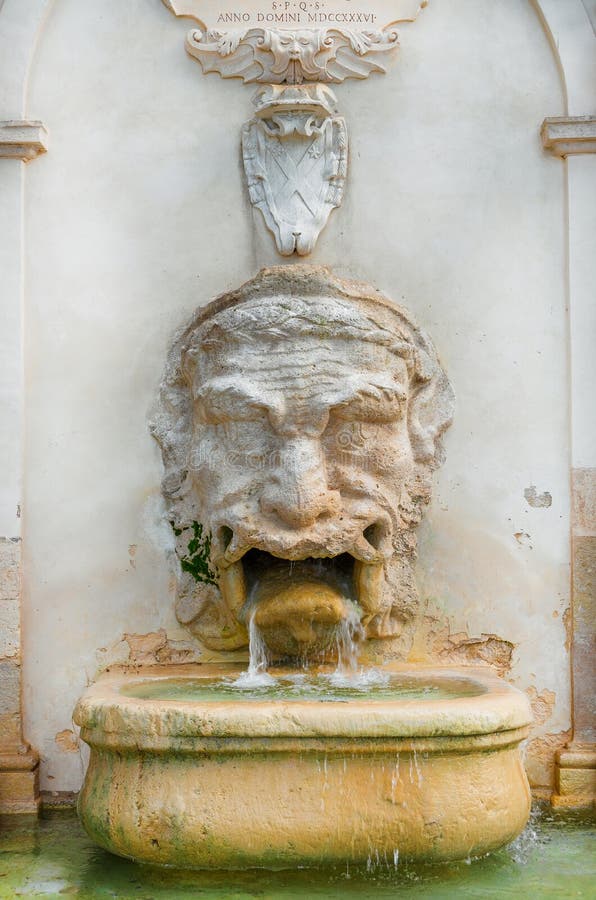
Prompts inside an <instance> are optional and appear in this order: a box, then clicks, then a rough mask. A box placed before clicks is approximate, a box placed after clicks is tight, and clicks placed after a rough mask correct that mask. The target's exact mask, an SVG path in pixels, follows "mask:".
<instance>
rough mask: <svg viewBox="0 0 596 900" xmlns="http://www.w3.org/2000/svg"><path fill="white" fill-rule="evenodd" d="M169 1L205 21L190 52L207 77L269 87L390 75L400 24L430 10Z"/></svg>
mask: <svg viewBox="0 0 596 900" xmlns="http://www.w3.org/2000/svg"><path fill="white" fill-rule="evenodd" d="M163 2H164V3H165V5H166V6H167V7H168V9H170V10H172V12H173V13H175V15H177V16H188V17H189V18H192V19H194V20H195V21H196V22H198V23H199V25H200V28H193V29H192V30H191V31H190V32H189V33H188V35H187V38H186V49H187V51H188V53H189V54H190V55H191V56H193V57H194V58H195V59H198V60H199V62H200V63H201V66H202V67H203V71H204V72H219V74H220V75H221V76H222V77H223V78H242V79H243V81H244V82H261V83H266V84H301V83H302V82H304V81H318V82H323V83H329V82H333V83H337V82H341V81H344V79H346V78H367V77H368V76H369V75H370V74H371V72H384V71H385V64H386V60H387V58H388V56H389V55H390V54H391V52H392V51H393V50H395V49H396V48H397V47H398V46H399V34H398V32H397V31H396V29H395V27H394V26H395V24H396V23H399V22H413V21H414V20H415V19H416V17H417V16H418V13H419V12H420V10H421V9H422V8H423V7H424V6H426V0H392V2H387V0H376V2H375V3H372V4H367V9H366V10H360V9H359V10H355V9H350V8H347V7H346V4H342V3H340V4H337V3H336V4H334V3H332V2H327V3H326V4H324V8H323V6H321V7H320V8H319V7H316V8H315V7H314V6H313V5H308V8H307V5H304V8H297V6H296V5H294V6H293V7H292V8H291V9H290V10H288V8H286V9H281V7H279V8H277V9H275V8H274V7H270V8H267V7H266V6H265V7H264V6H263V5H262V4H261V3H250V2H249V3H245V4H244V6H243V9H242V11H241V12H235V13H234V12H222V11H221V10H219V9H216V8H215V7H214V6H213V5H211V6H209V5H208V4H207V3H202V2H200V0H197V2H195V0H163ZM334 7H337V8H334ZM230 26H232V27H230ZM234 26H236V27H234ZM313 26H314V27H313ZM317 26H318V27H317ZM321 26H327V27H321Z"/></svg>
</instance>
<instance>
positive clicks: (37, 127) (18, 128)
mask: <svg viewBox="0 0 596 900" xmlns="http://www.w3.org/2000/svg"><path fill="white" fill-rule="evenodd" d="M47 140H48V132H47V129H46V127H45V125H44V124H43V123H42V122H27V121H16V120H9V121H4V122H2V121H0V158H4V159H20V160H21V161H22V162H29V161H30V160H32V159H36V158H37V157H38V156H40V154H42V153H45V152H46V150H47V149H48V144H47Z"/></svg>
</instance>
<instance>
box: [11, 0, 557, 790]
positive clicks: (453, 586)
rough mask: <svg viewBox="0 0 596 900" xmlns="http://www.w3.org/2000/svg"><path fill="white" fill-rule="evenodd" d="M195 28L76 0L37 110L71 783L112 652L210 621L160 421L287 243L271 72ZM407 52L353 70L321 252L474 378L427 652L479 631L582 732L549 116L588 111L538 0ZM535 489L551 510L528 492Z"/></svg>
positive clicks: (46, 647) (31, 225)
mask: <svg viewBox="0 0 596 900" xmlns="http://www.w3.org/2000/svg"><path fill="white" fill-rule="evenodd" d="M185 28H186V24H185V23H184V22H181V21H177V20H176V19H175V18H174V17H173V16H171V14H169V13H168V11H167V10H166V9H165V7H164V6H163V5H162V4H161V2H160V0H129V2H127V3H126V4H123V3H121V2H120V0H104V2H102V3H101V4H82V3H79V2H76V0H62V2H60V3H59V4H56V5H55V6H54V7H53V9H52V10H51V13H50V16H49V18H48V21H47V24H46V26H45V29H44V31H43V33H42V36H41V40H40V44H39V48H38V52H37V54H36V58H35V61H34V65H33V67H32V71H31V75H30V83H29V94H28V110H29V113H30V115H32V116H34V117H36V118H40V119H43V120H44V121H45V122H46V124H47V125H48V127H49V129H50V131H51V152H50V153H48V154H47V155H46V156H45V157H43V158H41V159H39V160H38V161H37V162H36V163H35V166H34V167H33V166H32V167H31V168H30V169H29V170H28V172H27V180H26V193H25V221H26V226H25V227H26V232H25V241H26V247H27V252H26V263H25V265H26V273H25V278H26V294H25V363H26V365H25V379H26V408H25V418H26V441H25V473H26V475H25V488H24V502H23V512H24V517H23V521H24V523H25V526H24V564H25V579H24V585H25V588H24V590H25V593H24V601H23V659H24V663H23V665H24V701H25V704H24V705H25V729H26V734H27V737H28V739H29V740H30V741H31V742H32V743H33V744H34V745H35V746H36V747H37V748H38V749H39V751H40V753H41V755H42V762H43V767H42V783H43V786H44V787H46V788H49V789H52V790H72V789H76V788H77V787H78V786H79V784H80V781H81V777H82V771H83V768H82V765H83V764H82V760H81V758H80V756H79V754H78V753H77V752H76V750H75V751H74V752H73V751H72V749H71V748H72V743H71V742H69V741H68V740H64V739H61V740H59V741H58V742H56V735H57V734H60V733H61V732H63V731H64V730H66V729H70V728H72V723H71V710H72V707H73V706H74V703H75V700H76V698H77V696H78V695H79V694H80V692H81V690H82V688H83V687H84V685H85V684H86V683H87V681H88V680H90V679H92V678H93V677H94V676H95V674H96V672H97V670H98V667H99V666H101V665H103V664H105V662H106V661H107V660H108V659H113V658H120V657H123V656H124V655H125V653H127V652H128V650H129V645H128V644H123V643H122V637H123V635H124V634H125V633H130V634H143V633H147V632H155V631H157V630H159V629H160V628H165V629H167V631H168V634H169V636H170V638H171V639H172V641H185V640H187V637H188V636H187V635H186V634H185V633H184V632H183V630H182V629H180V627H179V626H178V625H177V623H176V621H175V618H174V615H173V602H172V583H171V582H172V579H171V573H170V568H169V563H168V558H167V549H168V546H169V542H170V536H169V531H168V528H167V527H166V526H164V523H163V521H162V519H161V508H160V500H159V497H160V493H159V481H160V465H161V463H160V457H159V452H158V449H157V447H156V445H154V443H153V441H152V439H151V438H150V437H149V435H148V432H147V416H148V410H149V408H150V405H151V403H152V401H153V399H154V397H155V392H156V389H157V386H158V383H159V379H160V375H161V371H162V368H163V363H164V359H165V354H166V350H167V347H168V345H169V343H170V341H171V338H172V334H173V332H174V330H175V329H176V328H177V327H178V326H179V325H180V324H181V323H182V322H183V321H184V320H185V318H186V317H188V315H189V314H190V313H191V311H192V310H193V309H194V308H195V306H196V305H197V304H199V303H204V302H207V301H208V300H209V299H210V298H211V297H213V296H214V295H215V294H216V293H218V292H221V291H224V290H227V289H230V288H232V287H234V286H235V285H237V284H238V283H240V282H241V281H243V280H245V279H246V278H248V277H250V276H251V275H253V274H254V273H255V271H256V270H257V269H258V268H260V267H261V266H263V265H267V264H270V263H275V262H279V261H280V258H279V257H278V256H277V254H276V253H275V251H274V247H273V242H272V240H271V238H270V236H269V234H268V233H267V232H266V231H265V228H264V226H263V222H262V220H261V217H260V214H259V213H255V212H253V211H252V210H251V208H250V207H249V205H248V200H247V196H246V193H245V189H244V183H243V176H242V173H241V168H240V155H239V134H240V125H241V123H242V122H243V121H244V120H245V119H247V118H248V117H249V115H250V110H251V106H250V97H251V94H252V88H250V87H244V86H243V85H242V84H240V83H238V82H235V81H223V80H221V79H219V77H218V76H214V75H213V76H208V77H206V76H203V75H202V74H201V71H200V68H199V66H198V65H197V64H196V63H195V62H193V61H192V60H190V59H189V58H188V57H187V56H186V55H185V53H184V51H183V46H182V44H183V36H184V32H185ZM402 43H403V48H402V51H401V53H400V55H399V58H398V60H397V62H396V64H395V65H394V67H393V68H392V70H391V71H390V72H389V73H388V74H387V75H386V76H382V77H372V78H370V79H369V80H368V81H366V82H362V83H349V82H347V83H345V84H344V85H342V86H340V87H338V89H337V95H338V98H339V101H340V105H341V108H342V111H343V113H344V114H345V115H346V117H347V119H348V124H349V129H350V139H351V163H350V174H349V181H348V188H347V194H346V199H345V201H344V205H343V207H342V208H341V209H340V210H339V211H337V212H335V213H334V214H333V215H332V217H331V220H330V223H329V225H328V227H327V229H326V230H325V231H324V232H323V234H322V236H321V238H320V240H319V243H318V246H317V249H316V251H315V253H314V254H313V257H312V260H313V261H314V262H318V263H323V264H327V265H330V266H332V267H333V268H334V269H335V270H336V271H337V272H338V273H339V274H340V275H350V276H354V277H358V278H363V279H365V280H368V281H372V282H373V283H375V284H376V285H378V287H380V288H381V289H383V290H385V291H386V292H387V293H388V294H389V295H390V296H391V297H393V298H394V299H395V300H397V301H400V302H402V303H404V304H405V305H406V306H408V307H409V308H410V309H411V310H412V311H413V312H414V314H415V315H416V316H417V318H418V319H419V320H420V322H421V323H422V324H423V325H424V327H425V328H426V329H427V330H428V331H429V332H430V334H431V336H432V337H433V339H434V341H435V343H436V345H437V347H438V350H439V353H440V356H441V359H442V362H443V364H444V366H445V368H446V369H447V372H448V373H449V376H450V378H451V380H452V383H453V385H454V388H455V391H456V394H457V409H456V417H455V423H454V425H453V427H452V429H451V431H450V433H449V435H448V438H447V442H446V446H447V462H446V464H445V466H444V467H443V469H442V470H441V472H440V473H439V474H438V476H437V479H436V491H435V496H434V501H433V506H432V509H431V510H430V511H429V515H428V516H427V520H426V523H425V524H424V526H423V528H422V530H421V542H420V560H419V572H420V585H421V593H422V595H423V597H424V598H425V600H427V601H428V608H427V622H426V623H425V627H424V629H422V631H423V632H424V635H427V637H424V638H423V637H421V640H420V643H419V646H418V652H419V653H421V654H422V655H423V654H424V653H428V652H430V650H433V651H434V652H438V653H439V654H440V653H441V652H442V651H444V652H447V651H448V650H449V641H448V639H447V635H448V633H451V634H452V635H459V637H458V638H457V640H456V641H455V644H456V645H457V646H460V652H463V651H462V650H461V646H462V645H461V641H462V640H464V639H465V636H466V635H467V636H469V637H480V636H481V635H482V634H493V635H496V636H498V637H499V638H500V639H502V640H504V641H509V642H511V643H513V644H514V645H515V649H514V652H513V657H512V661H511V663H512V664H511V668H510V670H509V671H508V673H507V677H508V678H511V679H512V680H513V681H514V682H515V683H516V684H518V685H519V686H520V687H522V688H523V689H526V690H527V689H534V691H535V692H536V693H537V694H538V695H540V696H541V697H542V706H540V702H539V707H540V713H541V715H540V717H541V718H542V719H543V720H544V721H543V722H542V723H540V724H539V725H538V726H537V731H536V734H537V735H540V734H541V733H545V734H559V733H561V732H564V731H565V730H566V729H568V727H569V722H570V719H569V666H568V657H567V651H566V649H565V639H566V635H565V626H564V613H565V610H566V609H567V607H568V605H569V571H568V564H569V548H568V544H569V496H568V494H569V487H568V482H569V426H568V418H569V404H568V393H569V379H568V359H567V320H566V309H565V306H566V288H565V284H566V282H565V196H564V173H563V168H562V166H561V163H560V161H559V160H556V159H554V158H552V157H550V156H548V155H547V154H545V152H544V151H543V150H542V148H541V144H540V138H539V126H540V122H541V121H542V119H543V118H544V116H545V115H558V114H561V113H562V112H563V93H562V88H561V84H560V80H559V75H558V72H557V67H556V65H555V60H554V57H553V54H552V51H551V48H550V46H549V43H548V41H547V39H546V36H545V34H544V32H543V30H542V27H541V24H540V21H539V18H538V16H537V14H536V13H535V11H534V9H533V7H532V6H531V4H530V3H527V2H525V0H502V2H500V3H498V4H495V3H493V2H491V0H458V2H457V3H456V4H455V9H454V6H453V5H452V4H446V3H439V2H433V3H432V4H431V5H430V6H429V7H428V8H427V9H426V10H425V11H424V12H423V14H422V15H421V16H420V18H419V20H418V21H417V22H416V23H415V25H413V26H407V27H404V29H403V42H402ZM531 485H534V486H535V487H536V490H537V492H538V493H542V492H545V491H548V492H549V493H550V494H551V496H552V505H551V506H550V507H532V506H530V505H529V503H528V502H527V501H526V499H525V498H524V490H525V489H526V488H528V487H530V486H531ZM433 616H434V617H436V619H437V621H434V620H433V619H432V617H433ZM464 633H465V634H464ZM458 642H459V643H458ZM452 643H454V642H453V641H452ZM463 646H465V645H463ZM548 692H552V695H551V693H548ZM553 695H554V696H553ZM532 696H534V694H532ZM557 740H558V739H557V738H556V739H552V740H551V744H552V745H553V746H554V743H556V741H557ZM549 746H550V745H549ZM535 749H536V748H535ZM533 765H534V766H535V770H536V771H535V778H536V780H537V781H541V780H542V781H544V778H545V777H546V774H545V772H546V770H545V768H544V767H540V766H539V765H537V764H533Z"/></svg>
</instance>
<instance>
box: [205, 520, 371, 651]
mask: <svg viewBox="0 0 596 900" xmlns="http://www.w3.org/2000/svg"><path fill="white" fill-rule="evenodd" d="M375 528H376V526H373V527H372V528H368V529H367V530H366V531H365V532H364V534H363V536H362V540H361V541H358V542H357V546H356V547H355V548H354V552H348V551H345V552H342V553H339V554H337V555H335V556H333V555H327V556H324V555H320V556H319V555H317V556H314V555H313V556H305V557H304V558H299V559H296V558H292V555H293V554H290V555H289V556H288V557H286V556H282V555H281V554H278V553H277V552H276V553H275V555H274V554H272V553H269V552H268V551H266V550H262V549H260V548H258V547H248V548H246V549H244V548H243V549H244V552H240V553H239V552H238V550H232V553H231V554H229V550H230V547H232V548H233V546H234V540H233V535H232V532H231V529H227V530H226V534H225V535H224V537H227V538H228V547H227V548H226V551H224V554H223V556H222V563H220V590H221V592H222V595H223V599H224V602H225V603H226V605H228V607H229V608H230V609H232V610H233V611H234V614H235V616H236V618H237V619H238V620H239V621H241V622H244V623H245V624H246V625H248V623H249V621H250V620H251V619H252V618H253V617H254V621H255V622H256V624H257V626H258V627H259V629H260V630H261V632H262V634H263V636H264V639H265V641H266V643H267V645H268V647H269V648H270V649H271V650H272V651H274V652H276V653H278V654H281V655H282V656H303V655H304V654H305V653H306V652H307V651H308V652H309V653H310V652H312V651H313V650H314V651H317V650H319V651H321V652H324V651H325V650H328V649H329V648H334V647H335V643H336V635H337V629H338V626H339V625H340V624H341V623H342V622H343V621H344V620H346V619H347V618H348V617H352V618H353V617H354V610H356V611H357V614H358V616H359V618H360V620H361V623H362V625H363V626H366V624H367V622H368V621H369V620H370V619H371V618H372V617H373V616H374V614H375V613H376V612H377V610H378V609H379V608H380V605H381V600H382V598H381V585H382V580H383V556H382V554H380V552H379V551H378V549H377V548H376V547H375V546H374V544H373V540H375ZM376 531H377V532H378V531H379V529H376ZM319 552H321V553H323V552H324V550H321V551H319ZM229 555H231V556H232V557H233V559H232V560H230V561H228V560H229ZM363 557H364V558H363Z"/></svg>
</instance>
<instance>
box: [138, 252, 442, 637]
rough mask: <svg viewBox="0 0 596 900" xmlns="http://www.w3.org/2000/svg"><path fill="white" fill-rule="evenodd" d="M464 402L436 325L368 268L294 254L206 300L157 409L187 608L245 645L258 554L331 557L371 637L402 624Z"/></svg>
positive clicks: (173, 357) (266, 560)
mask: <svg viewBox="0 0 596 900" xmlns="http://www.w3.org/2000/svg"><path fill="white" fill-rule="evenodd" d="M452 410H453V392H452V390H451V387H450V385H449V382H448V380H447V377H446V375H445V373H444V371H443V370H442V368H441V366H440V364H439V362H438V359H437V355H436V351H435V349H434V347H433V345H432V343H431V342H430V340H429V338H428V337H427V336H426V335H425V334H424V333H423V332H422V331H421V330H420V329H419V328H418V326H417V325H416V324H415V323H414V322H413V320H412V318H411V317H410V315H409V314H408V313H407V312H406V311H405V310H404V309H403V308H402V307H398V306H396V305H393V304H392V303H391V301H389V300H387V299H386V298H385V297H383V296H382V295H381V294H380V293H379V292H378V291H376V290H375V289H374V288H373V287H371V286H369V285H365V284H360V283H355V282H347V281H342V280H340V279H338V278H335V277H334V276H333V275H331V274H330V272H329V271H328V270H326V269H323V268H317V267H309V266H284V267H278V268H272V269H264V270H263V271H262V272H261V273H260V274H259V275H258V276H257V277H256V278H254V279H253V280H252V281H249V282H248V283H246V284H245V285H243V286H242V287H241V288H239V289H238V290H237V291H234V292H232V293H230V294H227V295H224V296H222V297H219V298H218V299H217V300H214V301H213V303H211V304H209V305H208V306H207V307H204V308H200V309H199V310H198V311H197V313H196V314H195V315H194V316H193V318H192V320H191V322H190V323H189V324H188V325H187V327H186V328H185V329H184V330H183V331H182V332H181V334H180V335H179V336H178V338H177V340H176V342H175V344H174V346H173V348H172V350H171V352H170V355H169V358H168V363H167V368H166V373H165V376H164V380H163V384H162V389H161V394H160V401H159V405H158V408H157V410H156V412H155V414H154V417H153V425H152V430H153V434H154V435H155V437H156V438H157V440H158V441H159V443H160V445H161V448H162V453H163V460H164V467H165V474H164V479H163V493H164V496H165V499H166V502H167V506H168V513H169V517H170V519H171V522H172V526H173V528H174V531H175V533H176V536H177V540H178V544H177V552H178V556H179V559H180V563H181V572H180V582H179V601H178V607H179V609H180V610H181V612H182V614H181V616H180V618H181V621H183V622H184V624H186V625H188V626H189V627H190V628H191V630H192V631H193V632H194V633H195V634H197V635H198V636H199V637H200V638H201V639H202V640H203V641H204V642H205V643H206V644H207V645H208V646H211V647H214V648H218V649H229V648H234V647H240V646H243V645H245V644H246V642H247V635H246V622H247V619H248V617H249V616H250V612H251V602H250V596H251V590H252V588H253V585H254V583H255V579H258V577H259V571H260V570H261V569H262V568H263V567H267V566H268V565H269V566H270V565H271V563H272V560H271V558H272V557H274V558H277V559H278V560H279V559H282V560H287V561H288V567H289V569H291V565H292V562H293V561H297V560H305V559H316V560H321V561H322V560H329V562H328V563H323V562H320V563H319V566H320V567H321V569H322V570H324V571H323V574H321V578H322V579H323V580H325V579H326V578H328V577H331V575H329V576H328V575H327V574H325V572H327V571H331V573H332V574H333V573H334V575H333V577H335V580H337V579H340V580H341V579H342V578H343V579H344V581H345V585H346V587H345V589H346V591H347V593H348V596H349V598H350V599H352V600H353V601H354V602H356V603H357V604H358V607H359V610H360V616H361V620H362V624H363V626H364V627H365V629H366V633H367V635H368V636H369V637H389V636H394V635H399V634H400V633H401V632H402V631H403V630H404V626H405V623H407V622H408V621H410V620H411V619H412V615H413V613H414V612H415V610H416V607H417V594H416V587H415V584H414V578H413V572H412V566H413V562H414V559H415V555H416V536H415V533H414V532H415V529H416V526H417V525H418V523H419V522H420V519H421V516H422V512H423V509H424V506H425V504H426V503H427V502H428V500H429V499H430V491H431V474H432V470H433V469H434V468H436V467H437V466H438V465H439V464H440V463H441V461H442V458H443V454H442V443H441V438H442V435H443V433H444V431H445V430H446V428H447V427H448V426H449V424H450V422H451V417H452Z"/></svg>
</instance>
